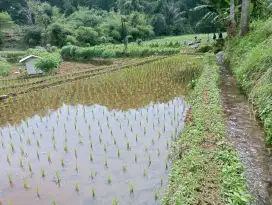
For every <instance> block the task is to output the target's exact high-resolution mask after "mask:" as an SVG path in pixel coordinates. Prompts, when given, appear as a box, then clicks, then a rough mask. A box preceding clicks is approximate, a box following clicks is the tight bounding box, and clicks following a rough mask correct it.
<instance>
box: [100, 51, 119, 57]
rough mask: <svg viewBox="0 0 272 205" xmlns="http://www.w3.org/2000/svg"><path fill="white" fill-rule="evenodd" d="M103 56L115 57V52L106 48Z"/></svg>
mask: <svg viewBox="0 0 272 205" xmlns="http://www.w3.org/2000/svg"><path fill="white" fill-rule="evenodd" d="M102 57H103V58H116V53H115V52H114V51H111V50H106V51H104V52H103V53H102Z"/></svg>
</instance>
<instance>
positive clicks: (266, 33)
mask: <svg viewBox="0 0 272 205" xmlns="http://www.w3.org/2000/svg"><path fill="white" fill-rule="evenodd" d="M251 27H252V31H251V32H250V34H249V35H247V36H246V37H244V38H242V39H241V38H239V37H237V38H235V39H232V40H231V41H229V42H227V43H226V45H227V47H226V49H225V54H226V59H227V60H228V61H229V63H230V68H231V69H232V70H233V72H234V74H235V76H236V78H237V81H238V83H239V86H240V87H241V88H242V89H243V90H244V92H245V93H246V94H248V96H249V99H250V101H251V102H252V103H253V105H254V107H255V108H256V111H257V113H258V115H259V117H260V118H261V120H262V121H263V123H264V127H265V131H266V133H267V142H268V143H270V144H272V103H271V102H272V55H271V53H272V18H270V19H268V20H267V21H256V22H253V24H252V25H251Z"/></svg>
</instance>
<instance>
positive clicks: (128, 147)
mask: <svg viewBox="0 0 272 205" xmlns="http://www.w3.org/2000/svg"><path fill="white" fill-rule="evenodd" d="M127 150H130V142H129V141H128V140H127Z"/></svg>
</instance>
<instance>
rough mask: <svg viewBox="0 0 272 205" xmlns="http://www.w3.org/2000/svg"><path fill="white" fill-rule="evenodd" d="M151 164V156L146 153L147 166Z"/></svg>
mask: <svg viewBox="0 0 272 205" xmlns="http://www.w3.org/2000/svg"><path fill="white" fill-rule="evenodd" d="M150 165H151V156H150V154H149V155H148V166H150Z"/></svg>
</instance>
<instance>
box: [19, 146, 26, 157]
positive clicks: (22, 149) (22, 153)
mask: <svg viewBox="0 0 272 205" xmlns="http://www.w3.org/2000/svg"><path fill="white" fill-rule="evenodd" d="M20 151H21V155H22V156H24V154H25V151H24V148H23V147H22V146H20Z"/></svg>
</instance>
